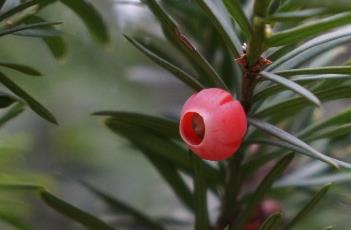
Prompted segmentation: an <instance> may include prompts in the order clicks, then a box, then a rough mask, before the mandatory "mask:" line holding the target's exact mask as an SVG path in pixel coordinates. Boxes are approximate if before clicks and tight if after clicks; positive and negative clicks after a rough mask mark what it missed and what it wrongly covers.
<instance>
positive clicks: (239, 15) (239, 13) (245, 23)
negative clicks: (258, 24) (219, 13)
mask: <svg viewBox="0 0 351 230" xmlns="http://www.w3.org/2000/svg"><path fill="white" fill-rule="evenodd" d="M223 2H224V4H225V6H226V7H227V10H228V11H229V13H230V15H231V16H232V18H233V19H234V21H235V22H236V23H238V25H239V26H240V28H241V30H242V31H243V33H244V34H245V35H246V38H247V39H249V38H250V37H251V35H252V33H253V32H252V27H251V24H250V22H249V20H248V18H247V17H246V15H245V13H244V11H243V9H242V7H241V6H240V4H239V3H238V1H237V0H223Z"/></svg>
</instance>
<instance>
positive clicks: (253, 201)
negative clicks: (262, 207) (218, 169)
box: [232, 154, 294, 230]
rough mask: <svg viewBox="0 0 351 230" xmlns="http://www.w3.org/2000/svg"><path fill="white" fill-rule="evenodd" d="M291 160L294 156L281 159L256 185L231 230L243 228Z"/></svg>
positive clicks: (290, 155)
mask: <svg viewBox="0 0 351 230" xmlns="http://www.w3.org/2000/svg"><path fill="white" fill-rule="evenodd" d="M293 159H294V154H289V155H286V156H285V157H283V158H282V159H281V160H279V161H278V162H277V163H276V164H275V166H274V167H273V168H272V170H271V171H270V172H269V173H268V174H267V176H266V177H265V178H264V179H263V181H262V182H261V183H260V184H259V185H258V187H257V189H255V192H254V193H253V194H252V197H250V199H249V201H248V204H247V206H246V207H245V209H244V210H243V211H242V212H241V213H240V215H239V217H238V222H237V224H235V225H233V226H232V229H239V230H241V229H242V228H243V226H244V224H245V223H246V221H247V220H248V218H249V217H250V216H251V214H252V213H253V211H254V209H255V208H256V207H257V205H258V204H259V203H260V202H261V201H262V199H263V198H264V196H265V194H266V193H267V192H268V191H269V190H270V189H271V187H272V185H273V183H274V181H275V180H276V179H277V178H279V177H280V176H281V175H282V173H283V172H284V171H285V170H286V168H287V167H288V165H289V164H290V163H291V161H292V160H293Z"/></svg>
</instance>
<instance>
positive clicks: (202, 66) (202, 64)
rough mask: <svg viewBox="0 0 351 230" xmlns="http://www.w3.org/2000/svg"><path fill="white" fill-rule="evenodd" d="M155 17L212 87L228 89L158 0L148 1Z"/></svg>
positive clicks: (169, 37)
mask: <svg viewBox="0 0 351 230" xmlns="http://www.w3.org/2000/svg"><path fill="white" fill-rule="evenodd" d="M145 3H146V4H147V5H148V6H149V8H150V10H151V11H152V12H153V13H154V15H155V16H156V17H157V18H158V20H159V21H160V23H161V24H162V28H163V30H164V33H165V35H166V37H167V38H168V39H169V40H170V41H171V42H173V43H174V44H175V45H176V47H178V48H179V49H180V51H182V53H183V54H184V56H185V57H186V58H187V59H188V60H189V61H190V62H191V63H192V64H193V66H194V67H195V69H196V70H197V71H198V72H199V74H200V76H201V77H202V78H203V79H205V80H206V81H207V82H208V83H209V84H210V86H217V87H220V88H224V89H226V88H227V87H226V85H225V83H224V82H223V80H222V78H221V77H220V76H219V75H218V74H217V72H216V71H215V70H214V68H213V67H212V66H211V65H210V64H209V63H208V61H207V60H206V59H205V58H204V57H203V56H202V55H201V54H200V53H199V51H198V50H197V49H196V48H195V47H194V46H193V45H192V44H191V42H190V41H189V40H188V39H187V38H186V36H185V35H184V34H182V32H181V31H180V30H179V28H178V26H177V25H176V23H175V22H174V21H173V19H172V18H171V17H170V16H168V14H166V12H165V11H164V10H163V9H162V8H161V6H160V5H159V3H158V2H157V1H156V0H148V1H146V2H145Z"/></svg>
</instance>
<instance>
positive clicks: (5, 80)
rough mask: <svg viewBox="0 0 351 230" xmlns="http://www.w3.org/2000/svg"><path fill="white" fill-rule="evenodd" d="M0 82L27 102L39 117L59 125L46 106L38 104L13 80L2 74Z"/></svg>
mask: <svg viewBox="0 0 351 230" xmlns="http://www.w3.org/2000/svg"><path fill="white" fill-rule="evenodd" d="M0 82H1V83H2V84H3V85H4V86H6V88H8V89H9V90H11V91H12V92H13V93H14V94H16V95H17V96H19V97H20V98H22V99H23V100H24V101H25V102H27V103H28V105H29V107H30V108H31V109H32V110H33V111H34V112H36V113H37V114H38V115H39V116H41V117H42V118H44V119H45V120H47V121H50V122H52V123H54V124H57V120H56V118H55V117H54V116H53V115H52V114H51V113H50V111H49V110H47V109H46V108H45V107H44V106H42V105H41V104H40V103H39V102H37V101H36V100H35V99H34V98H33V97H31V96H30V95H29V94H28V93H27V92H25V91H24V90H23V89H21V88H20V87H19V86H17V84H16V83H14V82H13V81H12V80H10V79H9V78H8V77H6V76H5V75H4V74H3V73H0Z"/></svg>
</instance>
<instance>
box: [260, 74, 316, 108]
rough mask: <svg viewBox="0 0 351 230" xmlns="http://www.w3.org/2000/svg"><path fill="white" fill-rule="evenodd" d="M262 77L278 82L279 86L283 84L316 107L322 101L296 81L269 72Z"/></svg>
mask: <svg viewBox="0 0 351 230" xmlns="http://www.w3.org/2000/svg"><path fill="white" fill-rule="evenodd" d="M260 76H261V77H262V78H264V79H267V80H270V81H273V82H276V83H278V84H281V85H283V86H285V87H286V88H288V89H290V90H292V91H294V92H296V93H297V94H300V95H301V96H303V97H305V98H306V99H307V100H309V101H311V102H312V103H314V104H315V105H317V106H319V105H320V101H319V99H318V98H317V97H316V96H315V95H314V94H313V93H311V92H310V91H309V90H307V89H306V88H304V87H302V86H300V85H299V84H297V83H295V82H294V81H291V80H288V79H286V78H283V77H281V76H279V75H276V74H273V73H268V72H265V71H263V72H261V73H260Z"/></svg>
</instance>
